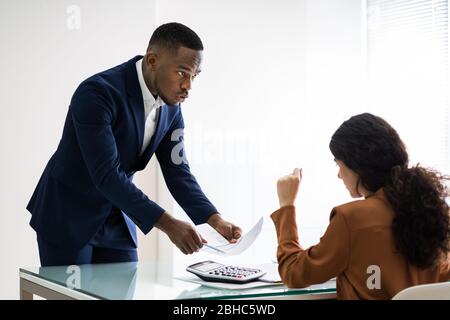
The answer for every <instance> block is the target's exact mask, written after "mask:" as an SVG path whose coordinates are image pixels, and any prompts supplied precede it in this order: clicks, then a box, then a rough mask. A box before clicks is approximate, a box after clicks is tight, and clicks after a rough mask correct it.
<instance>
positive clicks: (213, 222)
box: [208, 213, 242, 243]
mask: <svg viewBox="0 0 450 320" xmlns="http://www.w3.org/2000/svg"><path fill="white" fill-rule="evenodd" d="M208 224H209V225H210V226H211V227H213V228H214V229H216V231H217V232H219V233H220V234H221V235H222V236H224V238H225V239H227V240H228V241H229V242H230V243H236V241H237V239H239V238H240V237H241V234H242V230H241V228H239V227H237V226H235V225H234V224H232V223H230V222H228V221H225V220H223V219H222V217H221V216H220V214H218V213H215V214H213V215H212V216H211V217H209V219H208Z"/></svg>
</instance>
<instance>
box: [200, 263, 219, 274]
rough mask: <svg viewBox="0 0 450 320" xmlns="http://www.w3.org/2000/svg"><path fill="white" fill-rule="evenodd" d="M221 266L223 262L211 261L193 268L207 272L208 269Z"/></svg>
mask: <svg viewBox="0 0 450 320" xmlns="http://www.w3.org/2000/svg"><path fill="white" fill-rule="evenodd" d="M221 266H223V264H220V263H215V262H212V263H205V264H202V265H199V266H196V267H195V269H197V270H199V271H204V272H208V271H209V270H214V269H217V268H219V267H221Z"/></svg>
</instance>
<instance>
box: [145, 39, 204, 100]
mask: <svg viewBox="0 0 450 320" xmlns="http://www.w3.org/2000/svg"><path fill="white" fill-rule="evenodd" d="M146 61H147V64H148V66H149V68H147V71H149V70H150V69H151V72H148V74H147V76H148V78H149V79H150V84H151V87H152V88H151V89H150V91H152V93H153V94H157V95H158V96H160V97H161V98H162V99H163V100H164V102H165V103H167V104H169V105H177V104H179V103H181V102H183V101H184V100H185V99H187V97H188V95H189V93H188V92H189V90H191V87H192V82H193V80H194V78H195V77H196V76H197V75H198V74H199V73H200V71H201V70H200V66H201V62H202V51H197V50H193V49H188V48H186V47H180V48H178V50H177V52H176V53H175V52H169V51H168V50H164V49H161V50H159V52H157V53H154V54H152V53H148V54H147V56H146ZM146 82H147V81H146Z"/></svg>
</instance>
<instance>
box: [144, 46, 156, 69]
mask: <svg viewBox="0 0 450 320" xmlns="http://www.w3.org/2000/svg"><path fill="white" fill-rule="evenodd" d="M158 58H159V57H158V55H157V54H156V53H155V52H154V51H152V50H149V51H147V53H146V54H145V61H146V63H147V67H148V68H149V69H150V70H152V71H155V70H156V65H157V63H158Z"/></svg>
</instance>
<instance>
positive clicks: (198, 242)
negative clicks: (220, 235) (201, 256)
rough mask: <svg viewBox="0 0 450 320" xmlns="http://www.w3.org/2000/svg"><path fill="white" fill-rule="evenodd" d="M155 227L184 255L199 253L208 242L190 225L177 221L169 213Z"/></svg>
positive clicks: (165, 213) (164, 214)
mask: <svg viewBox="0 0 450 320" xmlns="http://www.w3.org/2000/svg"><path fill="white" fill-rule="evenodd" d="M155 227H157V228H158V229H160V230H161V231H163V232H165V233H166V234H167V236H168V237H169V239H170V241H172V242H173V243H174V244H175V245H176V246H177V247H178V249H180V251H181V252H183V253H184V254H192V253H194V252H198V251H199V250H200V248H201V247H202V246H203V243H206V242H207V241H206V240H205V239H203V237H202V236H201V235H200V234H199V233H198V232H197V231H196V230H195V228H194V227H193V226H192V225H191V224H190V223H187V222H184V221H181V220H178V219H175V218H173V217H172V216H170V215H169V214H168V213H167V212H164V213H163V215H162V216H161V217H160V218H159V220H158V221H157V222H156V224H155Z"/></svg>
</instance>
